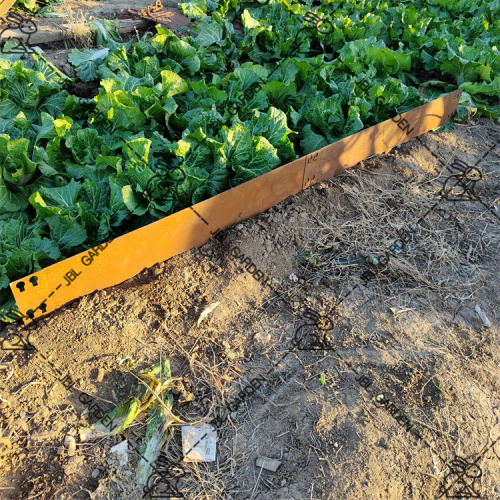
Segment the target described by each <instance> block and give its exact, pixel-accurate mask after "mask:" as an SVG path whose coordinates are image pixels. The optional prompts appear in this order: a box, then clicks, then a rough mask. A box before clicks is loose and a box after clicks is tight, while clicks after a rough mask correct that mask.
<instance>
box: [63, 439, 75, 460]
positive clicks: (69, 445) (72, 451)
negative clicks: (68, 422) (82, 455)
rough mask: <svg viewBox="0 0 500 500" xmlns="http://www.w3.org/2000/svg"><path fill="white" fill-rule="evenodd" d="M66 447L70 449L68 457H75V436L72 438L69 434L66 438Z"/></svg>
mask: <svg viewBox="0 0 500 500" xmlns="http://www.w3.org/2000/svg"><path fill="white" fill-rule="evenodd" d="M64 446H66V447H67V448H68V457H73V456H75V452H76V441H75V438H74V437H73V436H70V435H69V434H67V435H66V437H65V438H64Z"/></svg>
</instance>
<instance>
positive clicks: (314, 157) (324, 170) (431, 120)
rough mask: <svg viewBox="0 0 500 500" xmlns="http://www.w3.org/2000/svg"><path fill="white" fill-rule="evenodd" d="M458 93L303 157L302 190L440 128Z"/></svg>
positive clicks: (453, 106)
mask: <svg viewBox="0 0 500 500" xmlns="http://www.w3.org/2000/svg"><path fill="white" fill-rule="evenodd" d="M461 93H462V91H461V90H457V91H455V92H453V93H451V94H448V95H446V96H444V97H440V98H439V99H436V100H435V101H431V102H429V103H427V104H424V105H423V106H419V107H418V108H415V109H412V110H411V111H408V112H406V113H403V114H402V115H399V116H396V117H394V118H391V119H390V120H386V121H385V122H382V123H378V124H377V125H374V126H373V127H370V128H368V129H365V130H362V131H361V132H358V133H357V134H353V135H350V136H349V137H346V138H345V139H342V140H341V141H338V142H335V143H333V144H330V145H329V146H326V147H325V148H323V149H320V150H319V151H316V152H314V153H312V154H309V155H307V156H306V171H305V172H304V189H305V188H307V187H309V186H311V185H312V184H315V183H317V182H320V181H322V180H324V179H328V178H329V177H332V176H334V175H336V174H339V173H341V172H343V171H344V170H346V169H347V168H349V167H352V166H353V165H356V164H357V163H359V162H360V161H361V160H364V159H365V158H368V157H369V156H372V155H374V154H380V153H385V152H388V151H390V150H391V149H392V148H394V147H395V146H397V145H398V144H402V143H404V142H407V141H409V140H411V139H414V138H415V137H417V136H418V135H420V134H425V133H426V132H428V131H429V130H432V129H434V128H436V127H438V126H439V125H443V124H444V123H446V122H447V121H449V120H450V119H451V118H452V117H453V115H454V114H455V111H456V109H457V104H458V101H459V100H460V94H461ZM407 124H408V125H407ZM408 130H410V131H411V132H410V133H407V132H408Z"/></svg>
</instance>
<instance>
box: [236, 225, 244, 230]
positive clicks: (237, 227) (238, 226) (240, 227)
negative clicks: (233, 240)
mask: <svg viewBox="0 0 500 500" xmlns="http://www.w3.org/2000/svg"><path fill="white" fill-rule="evenodd" d="M235 229H237V230H238V231H241V230H242V229H243V224H236V226H235Z"/></svg>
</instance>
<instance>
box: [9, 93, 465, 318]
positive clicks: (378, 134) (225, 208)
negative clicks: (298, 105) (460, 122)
mask: <svg viewBox="0 0 500 500" xmlns="http://www.w3.org/2000/svg"><path fill="white" fill-rule="evenodd" d="M460 94H461V91H460V90H458V91H456V92H453V93H452V94H449V95H447V96H444V97H440V98H439V99H436V100H435V101H432V102H430V103H427V104H425V105H423V106H420V107H418V108H416V109H414V110H412V111H408V112H407V113H403V114H402V115H399V116H397V117H394V118H392V119H390V120H387V121H385V122H383V123H379V124H377V125H375V126H373V127H370V128H368V129H365V130H362V131H361V132H358V133H357V134H354V135H351V136H349V137H346V138H345V139H342V140H341V141H338V142H336V143H334V144H331V145H329V146H326V147H325V148H323V149H320V150H319V151H316V152H315V153H313V154H310V155H307V156H304V157H302V158H299V159H297V160H295V161H293V162H291V163H288V164H286V165H283V166H282V167H279V168H277V169H275V170H273V171H271V172H269V173H267V174H264V175H261V176H260V177H257V178H256V179H252V180H250V181H248V182H245V183H244V184H241V185H240V186H237V187H235V188H233V189H230V190H229V191H225V192H224V193H221V194H219V195H217V196H214V197H213V198H210V199H208V200H205V201H202V202H201V203H198V204H197V205H195V206H194V207H191V208H186V209H184V210H181V211H180V212H177V213H175V214H173V215H170V216H168V217H165V218H164V219H161V220H159V221H157V222H154V223H152V224H149V225H148V226H145V227H142V228H140V229H136V230H135V231H132V232H131V233H128V234H126V235H124V236H120V237H119V238H116V239H115V240H112V241H111V242H108V243H103V244H101V245H100V246H99V247H95V248H94V250H88V251H85V252H82V253H80V254H78V255H75V256H73V257H70V258H68V259H66V260H64V261H61V262H58V263H56V264H53V265H52V266H49V267H46V268H45V269H42V270H41V271H39V272H37V273H33V274H31V275H29V276H26V277H25V278H22V279H20V280H17V281H14V282H12V283H10V287H11V290H12V292H13V294H14V297H15V299H16V302H17V305H18V307H19V310H20V311H21V312H22V313H23V314H26V313H27V312H28V311H29V310H30V309H31V310H33V311H34V317H35V318H36V317H39V316H41V315H42V314H44V313H45V314H46V313H49V312H51V311H54V310H56V309H58V308H59V307H61V306H62V305H63V304H66V303H67V302H69V301H71V300H74V299H76V298H78V297H81V296H83V295H87V294H89V293H91V292H93V291H95V290H100V289H103V288H107V287H110V286H113V285H117V284H118V283H121V282H123V281H125V280H127V279H129V278H131V277H132V276H135V275H136V274H138V273H139V272H140V271H141V270H143V269H144V268H147V267H151V266H153V265H155V264H157V263H158V262H163V261H165V260H167V259H169V258H170V257H173V256H174V255H178V254H180V253H182V252H185V251H186V250H189V249H191V248H193V247H199V246H201V245H203V244H204V243H205V242H206V241H208V239H209V238H210V237H211V235H212V234H214V233H215V232H216V231H217V230H218V229H220V230H222V229H224V228H226V227H228V226H229V225H231V224H233V223H234V222H236V221H237V220H238V218H239V220H240V221H243V220H245V219H248V218H249V217H252V216H253V215H256V214H258V213H261V212H263V211H265V210H267V209H268V208H270V207H272V206H274V205H276V204H277V203H279V202H281V201H283V200H284V199H286V198H288V197H289V196H292V195H294V194H296V193H298V192H299V191H302V190H303V189H306V188H307V187H309V186H311V185H313V184H315V183H316V182H320V181H322V180H324V179H327V178H329V177H332V176H333V175H336V174H338V173H340V172H342V171H344V170H345V169H347V168H349V167H352V166H354V165H356V164H357V163H358V162H360V161H361V160H363V159H365V158H367V157H369V156H371V155H374V154H380V153H384V152H388V151H390V150H391V149H392V148H394V147H395V146H397V145H398V144H401V143H403V142H407V141H409V140H411V139H413V138H414V137H416V136H417V135H420V134H423V133H425V132H428V131H429V130H432V129H434V128H436V127H438V126H440V125H443V124H444V123H446V122H447V121H449V120H450V118H452V116H453V115H454V113H455V111H456V108H457V104H458V101H459V98H460ZM197 214H199V215H197ZM29 321H30V320H29V319H25V322H29Z"/></svg>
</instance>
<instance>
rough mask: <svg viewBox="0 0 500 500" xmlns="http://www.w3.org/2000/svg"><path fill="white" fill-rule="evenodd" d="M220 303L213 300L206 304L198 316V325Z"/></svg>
mask: <svg viewBox="0 0 500 500" xmlns="http://www.w3.org/2000/svg"><path fill="white" fill-rule="evenodd" d="M219 304H220V302H215V303H214V304H212V305H210V306H208V307H207V308H206V309H205V310H204V311H203V312H202V313H201V314H200V317H199V318H198V326H200V323H201V322H202V321H203V320H204V319H205V318H206V317H207V316H208V315H209V314H210V313H211V312H212V311H213V310H214V309H215V308H216V307H217V306H218V305H219Z"/></svg>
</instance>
